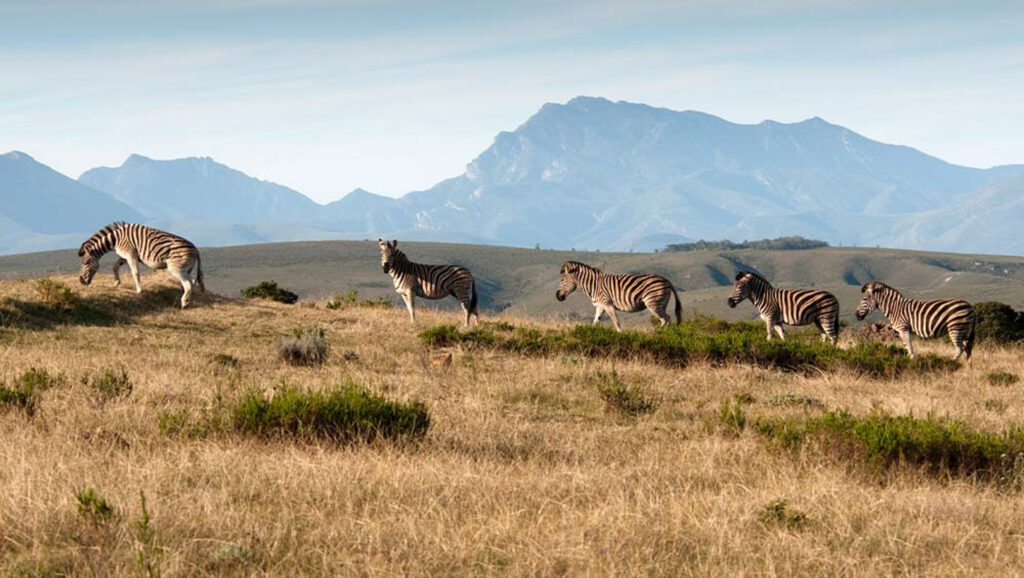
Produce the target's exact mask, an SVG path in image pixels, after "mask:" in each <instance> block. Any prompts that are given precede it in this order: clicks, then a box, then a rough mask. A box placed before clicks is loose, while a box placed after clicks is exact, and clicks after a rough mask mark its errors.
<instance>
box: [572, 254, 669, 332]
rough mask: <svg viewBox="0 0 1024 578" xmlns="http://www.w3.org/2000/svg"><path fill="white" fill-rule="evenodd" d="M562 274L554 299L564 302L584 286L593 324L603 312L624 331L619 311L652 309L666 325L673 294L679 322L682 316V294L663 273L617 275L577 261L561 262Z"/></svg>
mask: <svg viewBox="0 0 1024 578" xmlns="http://www.w3.org/2000/svg"><path fill="white" fill-rule="evenodd" d="M561 274H562V279H561V281H560V282H559V283H558V291H556V292H555V298H556V299H558V300H559V301H565V298H566V297H568V296H569V294H570V293H572V292H573V291H575V290H576V288H577V287H580V288H582V289H583V291H584V292H585V293H586V294H587V296H588V297H590V300H591V301H592V302H593V303H594V307H595V308H596V311H595V312H594V323H597V322H598V321H600V320H601V315H602V314H603V313H608V317H610V318H611V320H612V325H613V326H615V329H616V330H617V331H622V328H621V327H619V319H618V317H616V316H615V311H616V310H618V311H624V312H626V313H633V312H636V311H642V310H644V309H649V310H650V311H651V313H653V314H655V315H656V316H657V317H658V319H660V320H661V326H662V327H664V326H666V325H668V324H669V322H670V321H671V318H670V317H669V315H668V313H667V312H666V310H667V309H668V301H669V298H670V297H672V296H675V298H676V308H675V314H676V323H679V321H680V319H681V318H682V314H683V306H682V304H680V303H679V295H678V294H677V293H676V290H675V287H673V286H672V282H671V281H669V280H668V279H666V278H664V277H662V276H661V275H653V274H647V275H614V274H610V273H605V272H603V271H601V270H600V269H598V268H596V267H591V266H590V265H586V264H584V263H580V262H577V261H566V262H565V263H564V264H562V270H561Z"/></svg>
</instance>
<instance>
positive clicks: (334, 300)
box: [327, 289, 391, 310]
mask: <svg viewBox="0 0 1024 578" xmlns="http://www.w3.org/2000/svg"><path fill="white" fill-rule="evenodd" d="M350 307H381V308H385V307H387V308H389V307H391V301H389V300H388V298H387V297H378V298H376V299H363V300H362V301H360V300H359V291H358V290H356V289H353V290H351V291H349V292H348V293H345V294H344V295H332V296H331V298H330V299H328V300H327V308H328V309H332V310H337V309H348V308H350Z"/></svg>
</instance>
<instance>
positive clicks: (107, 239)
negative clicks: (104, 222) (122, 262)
mask: <svg viewBox="0 0 1024 578" xmlns="http://www.w3.org/2000/svg"><path fill="white" fill-rule="evenodd" d="M104 233H107V234H103V233H100V234H98V235H97V236H96V237H95V242H94V243H92V244H91V246H90V247H89V254H91V255H93V256H95V257H97V258H98V257H102V256H104V255H106V254H107V253H109V252H111V251H113V250H114V247H116V246H117V230H116V229H115V230H111V231H109V232H107V231H104Z"/></svg>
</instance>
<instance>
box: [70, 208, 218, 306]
mask: <svg viewBox="0 0 1024 578" xmlns="http://www.w3.org/2000/svg"><path fill="white" fill-rule="evenodd" d="M110 251H114V252H116V253H117V255H118V260H117V262H116V263H114V286H115V287H117V286H120V285H121V276H120V274H119V270H120V268H121V265H124V264H125V263H127V264H128V267H129V268H130V269H131V271H132V279H134V280H135V292H136V293H141V292H142V284H141V283H140V282H139V263H140V262H141V263H144V264H145V265H146V266H147V267H149V268H150V269H167V271H168V272H169V273H170V274H171V275H172V276H174V278H175V279H177V280H178V281H180V282H181V286H182V288H183V289H184V290H185V293H184V294H183V295H182V296H181V307H182V309H184V308H185V307H188V305H189V303H191V302H192V287H193V286H194V285H197V286H198V287H199V289H200V290H201V291H205V290H206V288H205V286H204V285H203V269H202V267H201V264H200V259H199V250H198V249H196V246H195V245H193V244H192V243H190V242H189V241H188V240H186V239H183V238H181V237H179V236H177V235H172V234H170V233H165V232H164V231H159V230H157V229H153V228H151V227H147V226H145V225H139V224H136V223H113V224H111V225H107V226H106V227H103V228H102V229H100V230H99V231H98V232H97V233H96V234H95V235H93V236H92V237H89V239H88V240H87V241H86V242H84V243H82V246H81V247H80V248H79V249H78V256H79V257H81V258H82V271H81V276H80V277H79V280H80V281H81V282H82V285H88V284H90V283H92V278H93V275H95V274H96V271H97V270H98V269H99V266H100V257H102V256H103V255H105V254H107V253H109V252H110Z"/></svg>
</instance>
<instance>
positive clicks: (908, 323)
mask: <svg viewBox="0 0 1024 578" xmlns="http://www.w3.org/2000/svg"><path fill="white" fill-rule="evenodd" d="M860 291H861V294H862V296H861V299H860V305H858V306H857V311H856V313H855V315H856V316H857V319H864V318H865V317H867V316H868V314H869V313H871V312H872V311H874V310H875V309H878V310H879V311H881V312H882V315H885V317H886V318H887V319H888V320H889V324H890V325H892V328H893V329H894V330H896V333H898V334H899V336H900V339H902V340H903V343H904V344H905V345H906V346H907V353H909V354H910V357H914V346H913V344H911V342H910V334H911V333H913V334H915V335H918V336H920V337H924V338H926V339H927V338H930V337H938V336H940V335H942V333H944V332H945V333H947V334H949V340H950V341H952V342H953V347H956V357H955V358H954V359H960V355H965V356H966V358H967V359H968V360H970V359H971V352H972V351H973V350H974V331H975V328H976V326H977V322H978V319H977V316H976V315H975V314H974V307H972V306H971V304H970V303H968V302H966V301H964V300H963V299H933V300H929V301H920V300H917V299H904V298H903V295H902V294H900V292H899V291H897V290H895V289H893V288H892V287H890V286H888V285H886V284H885V283H879V282H878V281H872V282H871V283H866V284H865V285H864V286H863V287H861V288H860Z"/></svg>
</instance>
